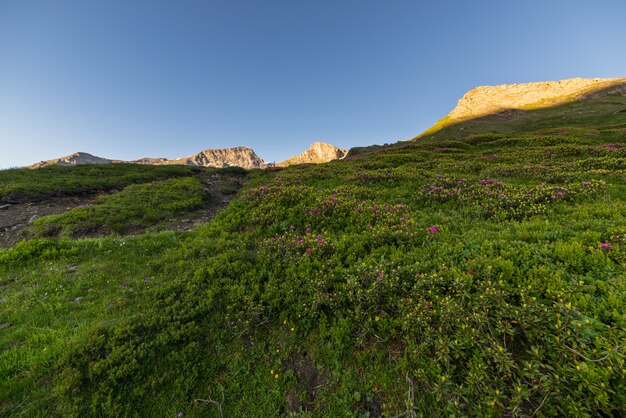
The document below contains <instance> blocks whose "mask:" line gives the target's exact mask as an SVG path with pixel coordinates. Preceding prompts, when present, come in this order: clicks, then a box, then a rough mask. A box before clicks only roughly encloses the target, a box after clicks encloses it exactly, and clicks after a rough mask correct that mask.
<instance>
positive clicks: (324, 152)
mask: <svg viewBox="0 0 626 418" xmlns="http://www.w3.org/2000/svg"><path fill="white" fill-rule="evenodd" d="M347 153H348V151H347V150H345V149H341V148H338V147H336V146H334V145H331V144H327V143H326V142H320V141H318V142H314V143H312V144H311V146H310V147H309V149H308V150H306V151H304V152H303V153H302V154H299V155H296V156H295V157H291V158H288V159H286V160H285V161H282V162H280V163H278V164H276V165H277V166H279V167H285V166H288V165H294V164H320V163H327V162H329V161H332V160H340V159H342V158H343V157H345V156H346V154H347Z"/></svg>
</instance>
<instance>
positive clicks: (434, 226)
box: [426, 225, 437, 234]
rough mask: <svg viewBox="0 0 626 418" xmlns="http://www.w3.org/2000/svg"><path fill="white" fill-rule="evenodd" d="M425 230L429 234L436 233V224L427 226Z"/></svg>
mask: <svg viewBox="0 0 626 418" xmlns="http://www.w3.org/2000/svg"><path fill="white" fill-rule="evenodd" d="M426 231H428V232H429V233H431V234H436V233H437V225H433V226H431V227H429V228H426Z"/></svg>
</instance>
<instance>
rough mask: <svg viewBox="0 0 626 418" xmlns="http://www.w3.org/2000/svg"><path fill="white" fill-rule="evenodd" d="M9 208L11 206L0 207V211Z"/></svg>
mask: <svg viewBox="0 0 626 418" xmlns="http://www.w3.org/2000/svg"><path fill="white" fill-rule="evenodd" d="M10 207H11V205H1V206H0V210H5V209H8V208H10Z"/></svg>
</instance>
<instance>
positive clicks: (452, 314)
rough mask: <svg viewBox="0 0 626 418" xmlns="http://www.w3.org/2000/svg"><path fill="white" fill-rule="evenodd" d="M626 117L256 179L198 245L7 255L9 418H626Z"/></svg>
mask: <svg viewBox="0 0 626 418" xmlns="http://www.w3.org/2000/svg"><path fill="white" fill-rule="evenodd" d="M574 115H577V113H574ZM580 116H584V115H580ZM625 119H626V114H623V113H622V114H612V115H609V116H606V118H605V117H604V116H601V115H595V116H594V117H593V118H585V117H581V118H578V117H573V116H572V117H570V118H569V119H568V120H567V121H565V122H561V123H559V124H558V125H556V126H555V125H554V124H547V123H546V124H543V122H541V121H540V120H539V119H537V120H536V121H535V122H533V123H535V124H534V125H532V128H534V129H535V131H532V129H531V128H530V127H529V128H528V129H521V131H523V132H521V133H508V134H507V133H499V134H496V135H494V134H472V135H471V136H470V137H469V138H468V137H463V138H456V137H451V138H449V139H446V140H442V138H436V139H425V140H420V141H416V142H412V143H406V144H400V145H397V146H391V147H384V148H382V149H378V150H377V151H376V152H372V153H369V154H368V153H366V154H362V155H358V156H356V157H358V158H353V159H350V160H348V161H341V162H333V163H329V164H324V165H317V166H294V167H289V168H286V169H282V170H267V171H263V172H261V171H256V172H252V173H250V175H249V177H250V180H249V181H248V182H247V183H246V185H245V186H244V190H243V192H242V193H241V194H240V196H239V197H238V198H237V199H236V200H234V201H232V202H231V204H230V205H229V206H228V207H227V208H226V209H225V210H223V211H222V212H221V213H220V214H219V215H218V216H217V217H216V218H215V219H214V220H213V221H212V222H210V223H208V224H206V225H205V226H203V227H201V228H199V229H197V230H194V231H190V232H184V233H183V232H174V231H165V232H158V233H147V234H144V235H139V236H134V237H126V238H119V237H105V238H97V239H79V240H72V239H60V240H53V239H42V238H37V239H31V240H27V241H23V242H21V243H19V244H17V245H16V246H15V247H13V248H11V249H7V250H0V318H1V320H0V323H1V325H0V327H1V328H0V350H1V351H0V411H2V413H3V414H5V415H15V416H111V417H113V416H115V417H119V416H172V417H174V416H177V415H180V414H182V416H191V417H194V416H197V417H200V416H203V417H204V416H229V417H242V416H258V417H267V416H281V415H289V414H295V415H300V416H355V417H367V416H370V417H374V416H381V415H382V416H395V415H397V414H401V413H407V415H408V414H409V413H411V412H414V413H415V414H418V415H422V416H472V417H474V416H494V417H495V416H533V415H534V416H581V417H584V416H619V415H620V414H621V413H622V412H623V410H624V405H625V404H626V365H625V364H624V356H625V354H626V348H625V347H626V329H625V327H626V282H625V279H626V269H625V267H624V266H625V265H626V264H625V262H626V179H625V174H626V171H625V170H626V159H625V156H626V155H625V154H626V147H625V146H624V145H623V144H622V142H624V133H623V131H620V129H622V127H624V126H626V120H625ZM555 127H556V128H558V129H555ZM590 133H592V134H590ZM32 173H33V174H32V175H33V176H38V175H39V174H38V172H37V171H33V172H32ZM56 180H58V181H59V182H62V180H61V179H56ZM56 180H55V181H56ZM51 181H52V180H51ZM150 181H152V180H150ZM137 196H139V195H137ZM127 197H128V198H129V199H132V195H128V196H127ZM67 216H70V215H67ZM44 219H45V218H44ZM42 222H45V221H43V220H42Z"/></svg>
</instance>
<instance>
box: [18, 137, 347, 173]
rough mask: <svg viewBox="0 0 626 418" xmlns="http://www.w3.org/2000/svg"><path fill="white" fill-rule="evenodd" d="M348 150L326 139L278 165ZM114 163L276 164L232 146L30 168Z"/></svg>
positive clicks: (74, 159) (81, 155)
mask: <svg viewBox="0 0 626 418" xmlns="http://www.w3.org/2000/svg"><path fill="white" fill-rule="evenodd" d="M346 153H347V151H346V150H342V149H340V148H338V147H335V146H334V145H330V144H327V143H324V142H315V143H313V144H312V145H311V147H310V148H309V149H308V150H307V151H305V152H303V153H302V154H300V155H298V156H295V157H292V158H289V159H287V160H285V161H283V162H281V163H279V164H277V165H280V166H288V165H293V164H303V163H313V164H317V163H324V162H328V161H331V160H334V159H340V158H343V157H344V156H345V154H346ZM114 163H134V164H147V165H170V164H182V165H191V166H200V167H218V168H223V167H232V166H234V167H242V168H245V169H247V170H250V169H253V168H266V167H268V166H270V165H272V164H268V163H266V162H265V161H264V160H263V159H262V158H261V157H259V156H258V155H257V154H256V153H255V152H254V150H253V149H252V148H248V147H232V148H210V149H205V150H203V151H200V152H199V153H197V154H194V155H191V156H189V157H183V158H176V159H173V160H168V159H167V158H162V157H161V158H140V159H138V160H133V161H123V160H111V159H108V158H102V157H97V156H95V155H91V154H88V153H86V152H77V153H74V154H71V155H68V156H65V157H61V158H55V159H52V160H47V161H41V162H38V163H35V164H33V165H31V166H29V168H40V167H45V166H49V165H60V166H72V165H81V164H114Z"/></svg>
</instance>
